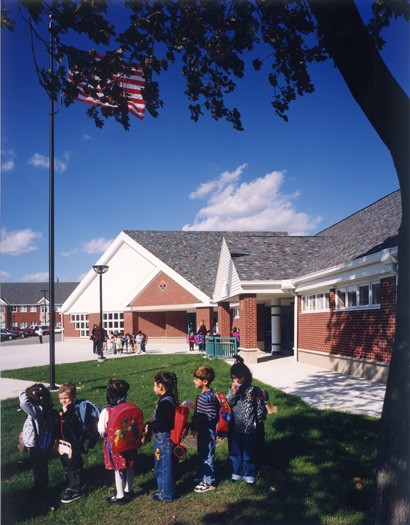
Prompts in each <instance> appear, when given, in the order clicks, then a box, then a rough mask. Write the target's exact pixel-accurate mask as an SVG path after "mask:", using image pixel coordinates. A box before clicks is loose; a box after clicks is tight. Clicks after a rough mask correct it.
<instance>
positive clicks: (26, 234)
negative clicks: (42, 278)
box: [0, 228, 43, 255]
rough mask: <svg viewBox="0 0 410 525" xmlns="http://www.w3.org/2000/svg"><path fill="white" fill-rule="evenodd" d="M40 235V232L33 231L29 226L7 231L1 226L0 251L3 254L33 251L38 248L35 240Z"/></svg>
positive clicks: (40, 236)
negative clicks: (24, 228)
mask: <svg viewBox="0 0 410 525" xmlns="http://www.w3.org/2000/svg"><path fill="white" fill-rule="evenodd" d="M42 237H43V234H42V233H41V232H35V231H33V230H31V229H30V228H28V229H26V230H15V231H8V230H6V229H5V228H2V230H1V236H0V238H1V240H0V253H2V254H4V255H21V254H22V253H27V252H33V251H35V250H38V246H37V244H36V242H35V240H36V239H41V238H42Z"/></svg>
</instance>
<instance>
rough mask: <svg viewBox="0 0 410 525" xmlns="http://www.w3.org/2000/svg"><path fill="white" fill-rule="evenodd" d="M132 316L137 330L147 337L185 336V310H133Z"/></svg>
mask: <svg viewBox="0 0 410 525" xmlns="http://www.w3.org/2000/svg"><path fill="white" fill-rule="evenodd" d="M134 317H135V318H137V324H138V330H141V331H142V332H144V333H145V334H147V336H148V338H150V337H185V336H186V330H187V314H186V312H134ZM134 324H135V323H134Z"/></svg>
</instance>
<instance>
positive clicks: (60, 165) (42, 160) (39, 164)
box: [28, 151, 71, 173]
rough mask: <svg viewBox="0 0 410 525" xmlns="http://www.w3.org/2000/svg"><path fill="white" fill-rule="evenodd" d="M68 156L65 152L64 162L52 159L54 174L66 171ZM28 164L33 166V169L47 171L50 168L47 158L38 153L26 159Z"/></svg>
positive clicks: (68, 153) (69, 154)
mask: <svg viewBox="0 0 410 525" xmlns="http://www.w3.org/2000/svg"><path fill="white" fill-rule="evenodd" d="M70 156H71V153H70V152H69V151H66V152H65V153H64V155H63V158H64V160H60V159H58V158H57V157H54V169H55V171H56V172H58V173H64V172H65V171H66V170H67V168H68V163H69V160H70ZM28 164H30V165H31V166H34V167H35V168H46V169H48V168H49V166H50V159H49V157H47V156H45V155H41V154H40V153H34V155H33V156H32V157H30V158H29V159H28Z"/></svg>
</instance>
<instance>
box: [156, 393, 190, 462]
mask: <svg viewBox="0 0 410 525" xmlns="http://www.w3.org/2000/svg"><path fill="white" fill-rule="evenodd" d="M164 399H169V400H171V401H172V402H173V403H175V399H174V398H173V397H171V396H166V397H164ZM194 405H195V403H194V401H190V400H187V401H184V402H183V403H181V404H180V405H178V406H177V407H176V408H175V419H174V428H173V429H172V430H171V433H170V439H171V441H172V442H173V443H174V444H175V447H174V454H175V455H176V456H177V457H178V458H182V457H184V456H185V454H186V447H185V445H183V444H182V443H181V441H182V440H183V439H184V437H185V435H186V434H187V432H188V418H189V409H190V408H191V407H193V406H194Z"/></svg>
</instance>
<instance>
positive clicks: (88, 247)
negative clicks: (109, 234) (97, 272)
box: [60, 237, 114, 257]
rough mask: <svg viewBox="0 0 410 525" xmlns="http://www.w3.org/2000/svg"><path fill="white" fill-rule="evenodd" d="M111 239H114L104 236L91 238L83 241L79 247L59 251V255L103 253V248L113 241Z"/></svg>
mask: <svg viewBox="0 0 410 525" xmlns="http://www.w3.org/2000/svg"><path fill="white" fill-rule="evenodd" d="M113 240H114V239H106V238H105V237H100V238H99V239H91V241H88V242H83V243H81V245H80V246H79V247H77V248H74V249H73V250H71V251H69V252H61V254H60V255H62V256H63V257H70V256H71V255H75V254H76V253H87V254H95V253H104V252H105V250H106V249H107V248H108V247H109V246H110V244H111V243H112V242H113Z"/></svg>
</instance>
